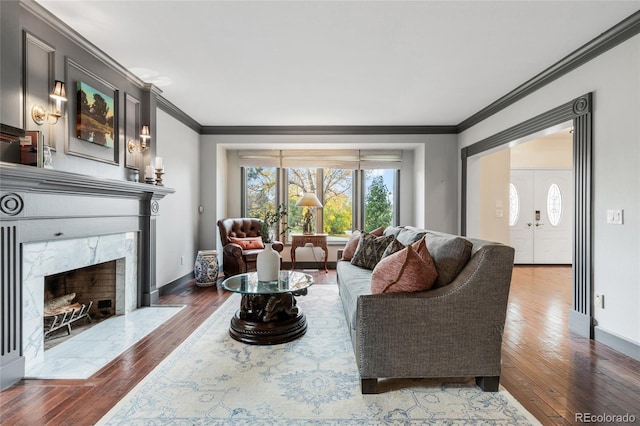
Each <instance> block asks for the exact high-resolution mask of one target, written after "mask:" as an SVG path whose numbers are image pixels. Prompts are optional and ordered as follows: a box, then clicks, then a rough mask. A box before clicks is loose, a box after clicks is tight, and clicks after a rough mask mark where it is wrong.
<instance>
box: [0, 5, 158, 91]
mask: <svg viewBox="0 0 640 426" xmlns="http://www.w3.org/2000/svg"><path fill="white" fill-rule="evenodd" d="M0 1H1V0H0ZM20 5H21V6H22V7H23V8H24V9H26V10H27V11H28V12H30V13H32V14H34V15H35V16H36V17H37V18H39V19H41V20H42V21H44V22H45V23H47V24H48V25H50V26H51V27H53V29H55V30H56V31H58V32H60V33H61V34H62V35H64V36H65V37H67V38H68V39H69V40H71V41H72V42H73V43H75V44H77V45H78V46H80V47H81V48H83V49H85V50H87V51H88V52H89V53H90V54H91V55H93V56H95V57H96V58H97V59H99V60H100V61H102V62H103V63H104V64H105V65H106V66H108V67H109V68H111V69H113V70H114V71H116V72H118V73H120V74H122V75H123V76H124V77H125V78H126V79H127V80H129V82H131V83H132V84H134V85H135V86H137V87H139V88H141V89H142V88H144V87H145V84H146V83H145V82H144V81H143V80H142V79H140V78H139V77H138V76H136V75H135V74H133V73H132V72H131V71H129V70H128V69H126V68H125V67H123V66H122V65H120V63H118V62H117V61H116V60H115V59H113V58H112V57H111V56H109V55H107V54H106V53H105V52H103V51H102V50H100V49H99V48H98V47H97V46H96V45H94V44H93V43H91V42H90V41H89V40H87V39H86V38H84V37H83V36H82V35H81V34H80V33H78V32H77V31H75V30H74V29H73V28H71V27H69V26H68V25H67V24H65V23H64V22H62V21H61V20H60V19H58V17H57V16H55V15H53V14H52V13H51V12H49V11H48V10H47V9H45V8H44V7H43V6H41V5H40V4H38V3H36V2H35V1H34V0H20Z"/></svg>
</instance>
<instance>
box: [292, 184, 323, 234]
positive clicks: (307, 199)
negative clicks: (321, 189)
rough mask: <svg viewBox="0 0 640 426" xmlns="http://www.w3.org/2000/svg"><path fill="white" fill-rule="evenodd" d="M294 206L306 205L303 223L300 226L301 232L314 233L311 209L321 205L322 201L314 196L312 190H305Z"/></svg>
mask: <svg viewBox="0 0 640 426" xmlns="http://www.w3.org/2000/svg"><path fill="white" fill-rule="evenodd" d="M296 207H306V208H307V211H306V212H305V214H304V225H303V227H302V233H303V234H305V235H309V234H314V233H315V232H313V211H312V210H311V209H312V208H316V207H322V203H321V202H320V200H318V197H316V194H314V193H313V192H305V193H304V195H303V196H302V198H300V199H299V200H298V202H297V203H296Z"/></svg>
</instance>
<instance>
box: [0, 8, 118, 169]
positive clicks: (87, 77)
mask: <svg viewBox="0 0 640 426" xmlns="http://www.w3.org/2000/svg"><path fill="white" fill-rule="evenodd" d="M0 1H2V0H0ZM65 65H66V68H65V76H66V80H67V81H69V82H73V83H70V86H71V87H73V89H75V93H74V95H75V97H76V100H75V102H69V109H68V115H69V117H75V120H73V119H71V120H68V121H67V126H68V131H67V132H65V142H66V143H65V153H66V154H69V155H75V156H77V157H82V158H86V159H89V160H94V161H100V162H103V163H108V164H111V165H114V166H117V165H118V164H120V154H121V151H120V145H121V144H122V142H121V141H120V139H121V138H120V130H119V129H120V127H119V122H120V118H119V117H120V112H119V111H120V107H119V102H120V91H119V90H118V87H116V86H114V85H113V84H111V83H109V82H108V81H107V80H105V79H104V78H102V77H101V76H99V75H98V74H96V73H94V72H92V71H91V70H89V69H88V68H86V67H84V66H83V65H81V64H79V63H78V62H76V61H74V60H73V59H71V58H69V57H67V58H65Z"/></svg>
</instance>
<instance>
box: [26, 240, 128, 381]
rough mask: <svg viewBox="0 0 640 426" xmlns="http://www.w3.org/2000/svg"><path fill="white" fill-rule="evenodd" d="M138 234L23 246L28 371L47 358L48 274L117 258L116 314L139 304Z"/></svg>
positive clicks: (123, 312)
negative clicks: (45, 307)
mask: <svg viewBox="0 0 640 426" xmlns="http://www.w3.org/2000/svg"><path fill="white" fill-rule="evenodd" d="M137 244H138V242H137V233H134V232H127V233H123V234H114V235H102V236H95V237H85V238H74V239H68V240H57V241H47V242H36V243H28V244H24V245H23V249H22V250H23V251H22V271H23V280H22V284H23V291H24V293H23V306H22V309H23V311H22V313H23V317H22V320H23V326H24V328H23V330H24V333H23V341H22V349H23V351H24V357H25V367H26V370H27V371H30V370H31V369H33V368H34V367H35V366H36V365H38V364H40V363H42V362H43V361H44V326H43V323H42V317H43V313H44V281H45V277H46V276H48V275H52V274H57V273H60V272H66V271H71V270H74V269H79V268H84V267H87V266H92V265H96V264H98V263H103V262H108V261H111V260H115V261H116V306H115V308H116V315H124V314H127V313H129V312H131V311H133V310H134V309H136V307H137V305H138V296H137V293H138V267H137V263H138V252H137Z"/></svg>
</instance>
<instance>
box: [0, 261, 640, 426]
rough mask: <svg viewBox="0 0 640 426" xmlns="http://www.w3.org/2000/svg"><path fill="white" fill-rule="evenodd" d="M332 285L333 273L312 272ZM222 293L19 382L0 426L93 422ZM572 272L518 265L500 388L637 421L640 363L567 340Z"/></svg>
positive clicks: (555, 406)
mask: <svg viewBox="0 0 640 426" xmlns="http://www.w3.org/2000/svg"><path fill="white" fill-rule="evenodd" d="M315 275H316V281H317V282H318V283H321V284H332V283H335V271H330V272H329V274H325V273H324V272H319V273H316V274H315ZM228 296H229V293H226V292H224V291H223V290H220V289H219V288H215V287H210V288H198V287H196V286H194V285H193V283H189V284H187V285H185V286H183V287H181V288H178V289H177V290H175V291H174V292H173V293H172V294H169V295H166V296H163V297H162V298H161V300H160V302H161V303H162V304H170V305H174V304H185V305H187V308H185V309H183V310H182V311H181V312H180V313H179V314H177V315H176V316H175V317H174V318H172V319H171V320H170V321H168V322H167V323H165V324H164V325H162V326H161V327H160V328H158V329H157V330H155V331H154V332H152V333H151V334H150V335H149V336H147V337H146V338H144V339H143V340H142V341H140V342H139V343H138V344H136V345H135V346H133V347H132V348H131V349H129V350H128V351H126V352H125V353H124V354H122V355H121V356H120V357H118V358H117V359H115V360H114V361H112V362H111V363H110V364H108V365H107V366H105V367H104V368H103V369H102V370H100V371H98V372H97V373H96V374H95V375H94V376H92V377H91V378H90V379H88V380H23V381H21V382H19V383H18V384H16V385H15V386H13V387H11V388H9V389H7V390H5V391H3V392H2V393H0V403H1V406H0V423H1V424H7V425H44V424H50V425H71V424H73V425H91V424H93V423H95V422H97V421H98V420H99V419H100V418H101V417H102V416H103V415H104V414H105V413H106V412H107V411H108V410H109V409H110V408H111V407H112V406H113V405H115V403H116V402H117V401H118V400H120V399H121V398H122V397H123V396H124V395H125V394H126V393H127V392H129V391H130V390H131V389H132V388H133V387H134V386H135V385H136V384H137V383H138V382H139V381H140V380H141V379H142V378H143V377H144V376H145V375H147V374H148V373H149V372H150V371H151V370H153V368H154V367H156V366H157V365H158V364H159V363H160V361H162V359H164V358H165V357H166V356H167V355H168V354H169V353H170V352H171V351H172V350H173V349H174V348H175V347H176V346H178V345H179V344H180V343H181V342H182V341H183V340H184V339H185V338H186V337H187V336H188V335H189V334H190V333H191V332H193V331H194V330H195V329H196V328H197V327H198V326H199V325H200V324H201V323H202V322H203V321H204V320H205V319H206V318H207V317H209V315H211V314H212V313H213V312H214V311H215V310H216V309H217V308H218V307H219V306H220V305H221V304H222V303H223V302H224V301H225V300H226V299H227V297H228ZM570 300H571V269H570V268H569V267H548V266H545V267H516V268H515V270H514V276H513V283H512V289H511V295H510V301H509V311H508V315H507V325H506V329H505V334H504V343H503V369H502V382H501V383H502V385H503V386H504V387H505V388H506V389H507V390H509V392H511V394H512V395H513V396H514V397H515V398H516V399H517V400H518V401H520V403H521V404H522V405H523V406H524V407H525V408H526V409H528V410H529V411H530V412H531V413H533V415H535V416H536V417H537V418H538V419H539V420H540V421H541V422H542V423H543V424H576V423H579V422H577V421H576V417H575V416H576V413H591V414H593V415H600V414H608V415H625V414H631V415H634V416H635V418H636V421H638V422H640V408H638V407H640V362H638V361H635V360H633V359H631V358H629V357H626V356H624V355H622V354H620V353H618V352H616V351H614V350H612V349H610V348H609V347H607V346H605V345H602V344H600V343H596V342H594V341H590V340H589V339H585V338H582V337H578V336H576V335H573V334H571V333H569V330H568V326H567V321H568V320H567V317H568V311H569V309H570V307H571V304H570Z"/></svg>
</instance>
